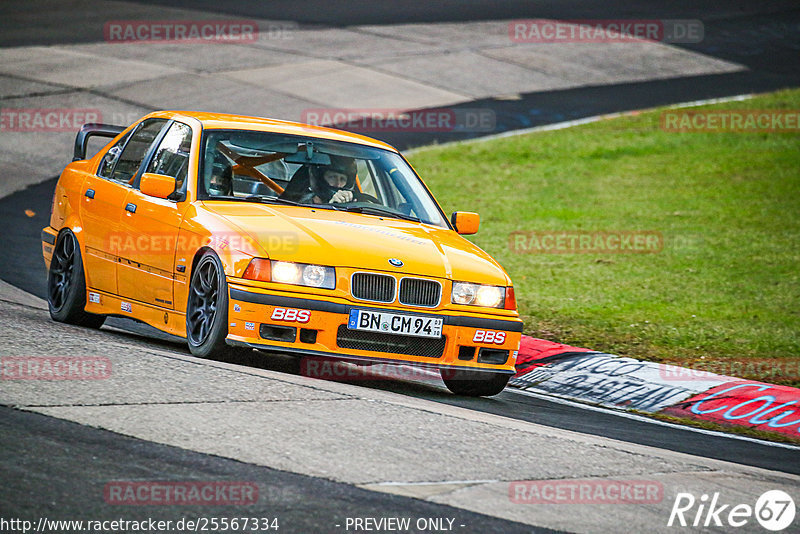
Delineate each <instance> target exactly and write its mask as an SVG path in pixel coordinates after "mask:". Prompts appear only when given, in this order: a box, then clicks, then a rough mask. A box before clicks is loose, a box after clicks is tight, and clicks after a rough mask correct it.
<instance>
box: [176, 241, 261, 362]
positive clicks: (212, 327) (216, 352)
mask: <svg viewBox="0 0 800 534" xmlns="http://www.w3.org/2000/svg"><path fill="white" fill-rule="evenodd" d="M227 335H228V283H227V282H226V281H225V270H224V269H223V268H222V263H221V262H220V261H219V258H218V257H217V255H216V254H214V253H213V252H206V253H205V254H204V255H203V257H202V258H200V261H198V262H197V267H195V269H194V272H192V281H191V284H190V286H189V301H188V303H187V306H186V339H187V341H188V342H189V350H190V351H191V352H192V354H193V355H195V356H197V357H198V358H208V357H215V358H218V359H221V358H223V357H227V356H231V355H232V354H234V353H236V354H239V353H244V352H249V349H241V348H237V349H234V348H233V347H229V346H228V345H226V344H225V337H226V336H227Z"/></svg>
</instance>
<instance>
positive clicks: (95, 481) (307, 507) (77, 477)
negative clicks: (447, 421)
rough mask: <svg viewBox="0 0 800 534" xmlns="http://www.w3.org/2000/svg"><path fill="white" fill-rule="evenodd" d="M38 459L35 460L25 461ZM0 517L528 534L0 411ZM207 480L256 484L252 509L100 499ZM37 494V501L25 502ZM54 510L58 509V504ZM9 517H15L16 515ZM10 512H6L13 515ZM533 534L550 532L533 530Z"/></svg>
mask: <svg viewBox="0 0 800 534" xmlns="http://www.w3.org/2000/svg"><path fill="white" fill-rule="evenodd" d="M32 451H36V454H35V455H34V454H30V453H31V452H32ZM0 469H2V472H3V473H4V474H5V476H4V481H3V484H0V503H2V506H0V508H2V509H0V515H2V516H5V517H6V518H7V517H8V516H9V515H11V516H12V517H17V518H23V519H27V520H34V521H35V520H36V519H35V518H39V517H45V518H47V519H50V520H58V519H64V520H69V519H77V518H92V519H93V520H95V519H100V518H103V519H112V518H114V519H116V518H119V517H124V519H126V520H128V521H141V520H145V519H147V518H152V519H154V520H156V521H158V520H172V521H176V520H178V519H180V518H186V519H197V518H199V517H204V518H210V517H217V518H220V517H234V516H236V517H255V518H279V523H278V525H279V527H280V528H279V530H278V532H332V531H339V532H341V531H343V530H344V528H341V527H337V525H341V526H342V527H343V525H344V524H345V521H346V518H347V517H414V518H420V517H447V518H452V519H454V525H462V524H463V525H465V527H464V528H459V529H458V530H459V531H460V532H476V533H483V532H486V533H492V532H497V533H499V532H531V530H532V529H531V527H530V525H524V524H521V523H515V522H513V521H506V520H503V519H498V518H494V517H489V516H486V515H482V514H477V513H473V512H469V511H466V510H462V509H458V508H453V507H450V506H443V505H439V504H434V503H429V502H426V501H421V500H418V499H411V498H408V497H400V496H396V495H388V494H384V493H377V492H374V491H368V490H364V489H360V488H357V487H355V486H351V485H349V484H342V483H338V482H332V481H329V480H324V479H321V478H315V477H309V476H305V475H298V474H294V473H287V472H285V471H279V470H275V469H270V468H267V467H259V466H254V465H250V464H246V463H242V462H237V461H235V460H230V459H226V458H220V457H217V456H211V455H207V454H200V453H195V452H190V451H186V450H183V449H178V448H176V447H169V446H166V445H160V444H156V443H150V442H147V441H143V440H139V439H135V438H131V437H126V436H120V435H119V434H115V433H113V432H108V431H104V430H97V429H92V428H89V427H86V426H83V425H79V424H76V423H72V422H68V421H62V420H60V419H54V418H51V417H47V416H44V415H39V414H34V413H29V412H21V411H17V410H13V409H11V408H0ZM129 480H198V481H205V480H213V481H230V482H248V483H255V484H256V485H257V486H258V499H257V502H256V504H253V505H248V506H236V507H232V506H202V507H198V506H191V505H185V506H132V507H131V506H129V507H124V510H123V509H121V508H120V506H119V505H115V504H110V503H108V502H106V501H105V499H104V498H103V495H104V493H103V490H104V486H105V484H106V483H107V482H106V481H129ZM32 488H36V495H35V496H33V495H31V492H32ZM56 502H58V506H56V505H55V503H56ZM12 511H13V512H12ZM9 512H11V513H10V514H9ZM536 532H553V531H552V530H548V529H537V530H536Z"/></svg>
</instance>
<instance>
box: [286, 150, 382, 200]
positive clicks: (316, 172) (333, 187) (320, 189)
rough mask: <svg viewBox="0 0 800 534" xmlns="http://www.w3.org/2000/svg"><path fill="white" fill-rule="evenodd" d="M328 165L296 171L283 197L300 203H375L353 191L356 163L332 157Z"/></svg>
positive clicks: (348, 158) (345, 158)
mask: <svg viewBox="0 0 800 534" xmlns="http://www.w3.org/2000/svg"><path fill="white" fill-rule="evenodd" d="M330 158H331V162H330V164H328V165H309V166H305V167H303V168H301V169H300V170H298V171H297V173H296V174H295V176H294V177H292V181H291V182H290V183H289V185H288V186H287V187H286V191H284V193H283V195H281V197H282V198H286V199H288V200H293V201H295V202H300V203H301V204H310V203H313V204H342V203H345V202H375V201H376V199H375V198H374V197H371V196H370V195H367V194H365V193H362V192H361V191H359V190H358V189H357V188H356V161H355V160H354V159H353V158H350V157H346V156H335V155H331V156H330Z"/></svg>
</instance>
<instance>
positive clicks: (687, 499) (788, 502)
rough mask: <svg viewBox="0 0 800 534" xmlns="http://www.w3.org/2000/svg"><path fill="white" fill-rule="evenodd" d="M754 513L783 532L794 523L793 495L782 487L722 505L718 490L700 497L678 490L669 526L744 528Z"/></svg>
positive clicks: (776, 529)
mask: <svg viewBox="0 0 800 534" xmlns="http://www.w3.org/2000/svg"><path fill="white" fill-rule="evenodd" d="M754 516H755V519H756V521H758V523H759V524H760V525H761V526H762V527H764V528H765V529H767V530H771V531H773V532H777V531H781V530H784V529H785V528H787V527H788V526H790V525H791V524H792V523H793V522H794V516H795V506H794V500H793V499H792V497H791V496H790V495H789V494H788V493H786V492H785V491H781V490H771V491H766V492H764V493H763V494H761V496H760V497H759V498H758V500H756V503H755V506H751V505H749V504H744V503H742V504H737V505H732V504H722V503H721V502H720V496H719V492H716V493H714V494H713V495H712V496H711V497H710V500H709V496H708V495H706V494H703V495H702V496H700V498H699V499H697V498H695V496H694V495H692V494H691V493H683V492H681V493H678V495H677V496H676V497H675V503H674V504H673V505H672V512H670V514H669V521H667V526H668V527H671V526H681V527H686V526H691V527H699V526H703V527H723V526H725V527H743V526H745V525H747V524H748V523H750V521H751V520H752V518H753V517H754Z"/></svg>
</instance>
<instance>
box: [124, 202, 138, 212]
mask: <svg viewBox="0 0 800 534" xmlns="http://www.w3.org/2000/svg"><path fill="white" fill-rule="evenodd" d="M125 211H129V212H131V213H136V204H134V203H133V202H128V204H127V205H126V206H125Z"/></svg>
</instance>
